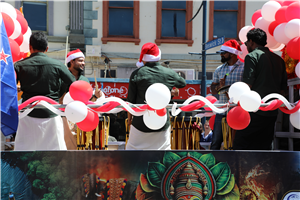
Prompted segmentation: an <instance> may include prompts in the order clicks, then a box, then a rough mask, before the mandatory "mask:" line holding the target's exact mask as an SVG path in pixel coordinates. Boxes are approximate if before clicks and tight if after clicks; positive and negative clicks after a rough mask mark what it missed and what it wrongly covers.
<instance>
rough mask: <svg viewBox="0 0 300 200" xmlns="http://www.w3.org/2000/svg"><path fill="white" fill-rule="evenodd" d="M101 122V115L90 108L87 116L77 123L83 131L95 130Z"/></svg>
mask: <svg viewBox="0 0 300 200" xmlns="http://www.w3.org/2000/svg"><path fill="white" fill-rule="evenodd" d="M98 123H99V117H98V113H96V112H94V111H92V110H91V109H88V114H87V116H86V118H85V119H84V120H83V121H81V122H78V123H76V124H77V126H78V128H79V129H80V130H82V131H86V132H88V131H92V130H95V129H96V128H97V126H98Z"/></svg>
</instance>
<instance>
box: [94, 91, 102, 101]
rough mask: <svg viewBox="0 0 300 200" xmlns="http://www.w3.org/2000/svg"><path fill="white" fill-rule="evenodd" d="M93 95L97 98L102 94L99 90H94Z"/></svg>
mask: <svg viewBox="0 0 300 200" xmlns="http://www.w3.org/2000/svg"><path fill="white" fill-rule="evenodd" d="M95 96H96V97H97V99H99V98H100V97H101V96H102V92H101V90H99V89H98V90H95Z"/></svg>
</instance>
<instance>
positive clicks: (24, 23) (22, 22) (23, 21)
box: [17, 14, 28, 34]
mask: <svg viewBox="0 0 300 200" xmlns="http://www.w3.org/2000/svg"><path fill="white" fill-rule="evenodd" d="M17 21H18V22H19V23H20V25H21V33H22V34H25V33H26V31H27V30H28V22H27V20H26V19H25V18H24V16H23V15H22V14H18V15H17Z"/></svg>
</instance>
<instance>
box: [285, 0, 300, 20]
mask: <svg viewBox="0 0 300 200" xmlns="http://www.w3.org/2000/svg"><path fill="white" fill-rule="evenodd" d="M285 18H286V20H287V21H290V20H292V19H300V1H297V2H294V3H291V4H290V5H289V6H288V7H287V9H286V11H285Z"/></svg>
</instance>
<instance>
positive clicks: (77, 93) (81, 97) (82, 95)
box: [69, 80, 93, 103]
mask: <svg viewBox="0 0 300 200" xmlns="http://www.w3.org/2000/svg"><path fill="white" fill-rule="evenodd" d="M69 92H70V96H71V97H72V99H74V100H75V101H81V102H83V103H87V102H88V101H89V100H90V98H91V97H92V95H93V88H92V86H91V85H90V84H89V83H88V82H86V81H82V80H79V81H75V82H73V83H72V84H71V85H70V89H69Z"/></svg>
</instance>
